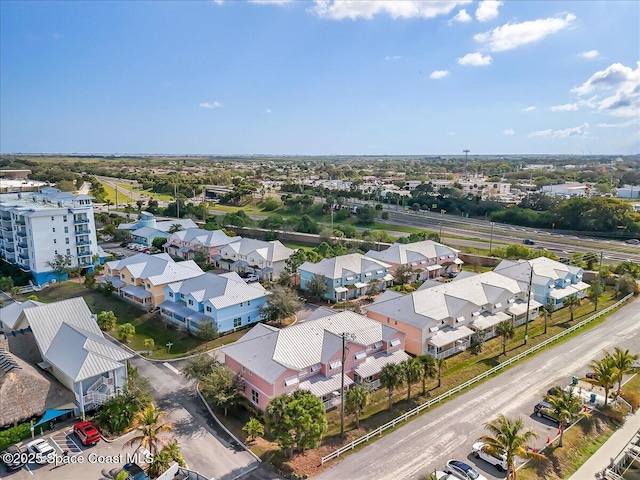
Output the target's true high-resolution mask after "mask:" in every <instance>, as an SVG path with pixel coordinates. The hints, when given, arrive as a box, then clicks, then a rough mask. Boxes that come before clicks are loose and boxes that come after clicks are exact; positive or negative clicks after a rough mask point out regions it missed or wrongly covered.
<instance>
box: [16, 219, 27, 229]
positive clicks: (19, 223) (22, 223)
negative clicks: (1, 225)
mask: <svg viewBox="0 0 640 480" xmlns="http://www.w3.org/2000/svg"><path fill="white" fill-rule="evenodd" d="M15 224H16V225H22V226H23V227H24V226H25V225H26V223H25V221H24V219H23V218H22V219H20V220H16V221H15Z"/></svg>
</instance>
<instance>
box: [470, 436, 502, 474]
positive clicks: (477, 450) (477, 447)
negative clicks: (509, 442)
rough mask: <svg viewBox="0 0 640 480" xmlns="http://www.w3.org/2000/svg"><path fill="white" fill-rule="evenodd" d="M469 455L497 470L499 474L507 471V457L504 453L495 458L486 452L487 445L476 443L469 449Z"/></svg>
mask: <svg viewBox="0 0 640 480" xmlns="http://www.w3.org/2000/svg"><path fill="white" fill-rule="evenodd" d="M471 453H472V454H473V456H474V457H476V458H481V459H482V460H484V461H485V462H487V463H490V464H491V465H493V466H494V467H496V468H497V469H498V471H499V472H504V471H505V470H507V456H506V455H504V453H502V454H500V455H499V456H498V457H495V456H493V455H491V454H490V453H488V452H487V444H486V443H484V442H476V443H474V444H473V446H472V447H471Z"/></svg>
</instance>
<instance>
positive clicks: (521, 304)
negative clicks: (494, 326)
mask: <svg viewBox="0 0 640 480" xmlns="http://www.w3.org/2000/svg"><path fill="white" fill-rule="evenodd" d="M541 306H542V304H541V303H540V302H537V301H535V300H534V299H533V298H532V299H531V301H530V302H529V311H531V310H535V309H536V308H540V307H541ZM526 311H527V302H526V301H521V300H518V301H516V303H514V304H513V305H511V306H510V307H509V308H508V309H507V312H509V313H510V314H511V315H515V316H516V317H517V316H518V315H522V314H524V313H525V312H526Z"/></svg>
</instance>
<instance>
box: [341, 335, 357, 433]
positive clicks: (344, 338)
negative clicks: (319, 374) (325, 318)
mask: <svg viewBox="0 0 640 480" xmlns="http://www.w3.org/2000/svg"><path fill="white" fill-rule="evenodd" d="M347 337H349V338H351V339H353V338H354V335H353V334H352V333H346V332H343V333H342V366H341V375H340V379H341V382H340V437H342V438H344V364H345V362H346V361H347V350H348V349H347Z"/></svg>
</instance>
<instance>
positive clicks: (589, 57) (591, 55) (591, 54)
mask: <svg viewBox="0 0 640 480" xmlns="http://www.w3.org/2000/svg"><path fill="white" fill-rule="evenodd" d="M598 55H600V53H598V50H589V51H588V52H582V53H581V54H580V56H581V57H582V58H586V59H587V60H593V59H594V58H598Z"/></svg>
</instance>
